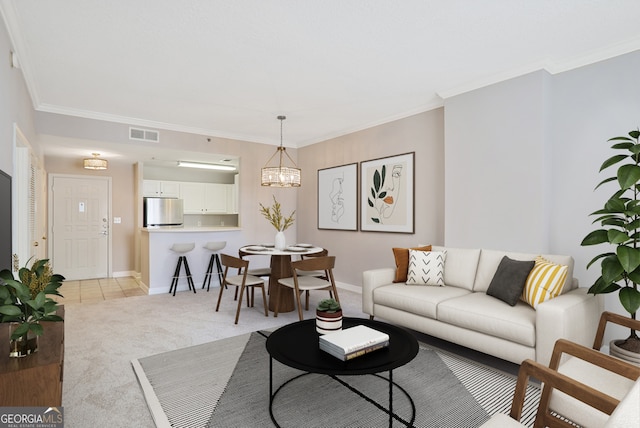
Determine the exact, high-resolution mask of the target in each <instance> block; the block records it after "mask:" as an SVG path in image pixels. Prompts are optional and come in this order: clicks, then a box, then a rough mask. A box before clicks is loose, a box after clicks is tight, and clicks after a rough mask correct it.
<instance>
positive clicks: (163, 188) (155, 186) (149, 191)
mask: <svg viewBox="0 0 640 428" xmlns="http://www.w3.org/2000/svg"><path fill="white" fill-rule="evenodd" d="M142 194H143V196H145V197H151V198H154V197H155V198H179V197H180V182H178V181H162V180H143V183H142Z"/></svg>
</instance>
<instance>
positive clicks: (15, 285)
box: [0, 259, 64, 340]
mask: <svg viewBox="0 0 640 428" xmlns="http://www.w3.org/2000/svg"><path fill="white" fill-rule="evenodd" d="M63 281H64V277H63V276H62V275H58V274H54V273H53V272H52V271H51V265H50V264H49V260H48V259H43V260H36V261H34V262H33V264H32V265H31V268H30V269H29V268H27V267H23V268H21V269H20V270H19V271H18V279H15V278H14V277H13V274H12V273H11V271H10V270H8V269H4V270H2V271H0V322H3V323H7V322H16V323H18V324H20V325H19V326H18V327H17V328H16V329H15V330H14V331H13V333H12V334H11V340H16V339H18V338H20V337H21V336H26V335H27V333H28V332H31V333H33V334H35V335H36V336H40V335H41V334H42V333H43V328H42V325H40V322H41V321H62V318H61V317H60V316H58V315H56V314H55V313H56V311H57V310H58V303H57V302H56V301H55V300H53V299H52V298H51V297H47V296H48V295H55V296H60V297H62V294H60V292H59V291H58V288H60V286H61V285H62V282H63Z"/></svg>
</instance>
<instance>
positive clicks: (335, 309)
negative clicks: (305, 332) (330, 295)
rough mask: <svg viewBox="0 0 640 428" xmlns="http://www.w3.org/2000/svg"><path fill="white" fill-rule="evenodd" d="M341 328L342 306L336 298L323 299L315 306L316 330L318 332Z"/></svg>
mask: <svg viewBox="0 0 640 428" xmlns="http://www.w3.org/2000/svg"><path fill="white" fill-rule="evenodd" d="M340 330H342V308H341V307H340V302H338V301H337V300H336V299H324V300H321V301H320V303H318V307H317V308H316V331H317V332H318V333H320V334H327V333H332V332H334V331H340Z"/></svg>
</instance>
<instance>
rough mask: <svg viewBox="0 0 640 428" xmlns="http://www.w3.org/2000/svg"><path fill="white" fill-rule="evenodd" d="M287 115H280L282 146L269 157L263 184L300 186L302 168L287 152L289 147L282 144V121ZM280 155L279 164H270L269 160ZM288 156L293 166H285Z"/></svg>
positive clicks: (264, 170) (263, 175)
mask: <svg viewBox="0 0 640 428" xmlns="http://www.w3.org/2000/svg"><path fill="white" fill-rule="evenodd" d="M286 118H287V117H286V116H278V120H279V121H280V147H278V149H277V150H276V152H275V153H274V154H273V155H272V156H271V157H270V158H269V160H268V161H267V163H266V164H265V166H264V168H262V179H261V184H262V185H263V186H270V187H300V173H301V171H300V168H298V167H297V166H296V163H295V162H294V161H293V159H291V157H290V156H289V154H288V153H287V149H285V148H284V147H283V146H282V122H283V121H284V120H285V119H286ZM275 155H278V159H279V162H278V166H268V165H269V162H271V160H272V159H273V158H274V156H275ZM284 156H286V157H287V158H288V159H289V161H290V162H291V163H292V164H293V166H292V167H291V166H285V165H283V163H282V161H283V160H285V159H284Z"/></svg>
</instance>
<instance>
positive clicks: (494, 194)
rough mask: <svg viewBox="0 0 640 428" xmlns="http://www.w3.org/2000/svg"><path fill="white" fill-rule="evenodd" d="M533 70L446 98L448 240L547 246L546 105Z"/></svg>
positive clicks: (517, 247)
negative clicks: (523, 74) (505, 80)
mask: <svg viewBox="0 0 640 428" xmlns="http://www.w3.org/2000/svg"><path fill="white" fill-rule="evenodd" d="M548 80H549V76H548V74H547V73H545V72H542V71H540V72H537V73H532V74H529V75H526V76H523V77H520V78H518V79H513V80H510V81H507V82H503V83H499V84H495V85H492V86H489V87H485V88H482V89H479V90H476V91H472V92H468V93H465V94H462V95H458V96H456V97H453V98H450V99H447V100H446V101H445V121H444V123H445V131H444V132H445V181H444V187H445V192H444V194H445V243H446V245H448V246H451V247H464V248H475V247H480V248H493V249H504V250H512V251H523V252H532V251H533V252H535V251H543V252H544V251H547V250H548V246H549V244H548V224H547V217H548V209H547V208H548V207H547V205H548V204H547V200H548V193H549V189H548V188H547V187H548V186H547V183H546V180H545V176H546V174H547V173H546V168H545V164H546V163H545V161H544V155H545V150H544V149H545V146H544V144H545V127H546V118H545V109H546V108H547V103H548V101H547V97H546V93H547V86H548Z"/></svg>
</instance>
